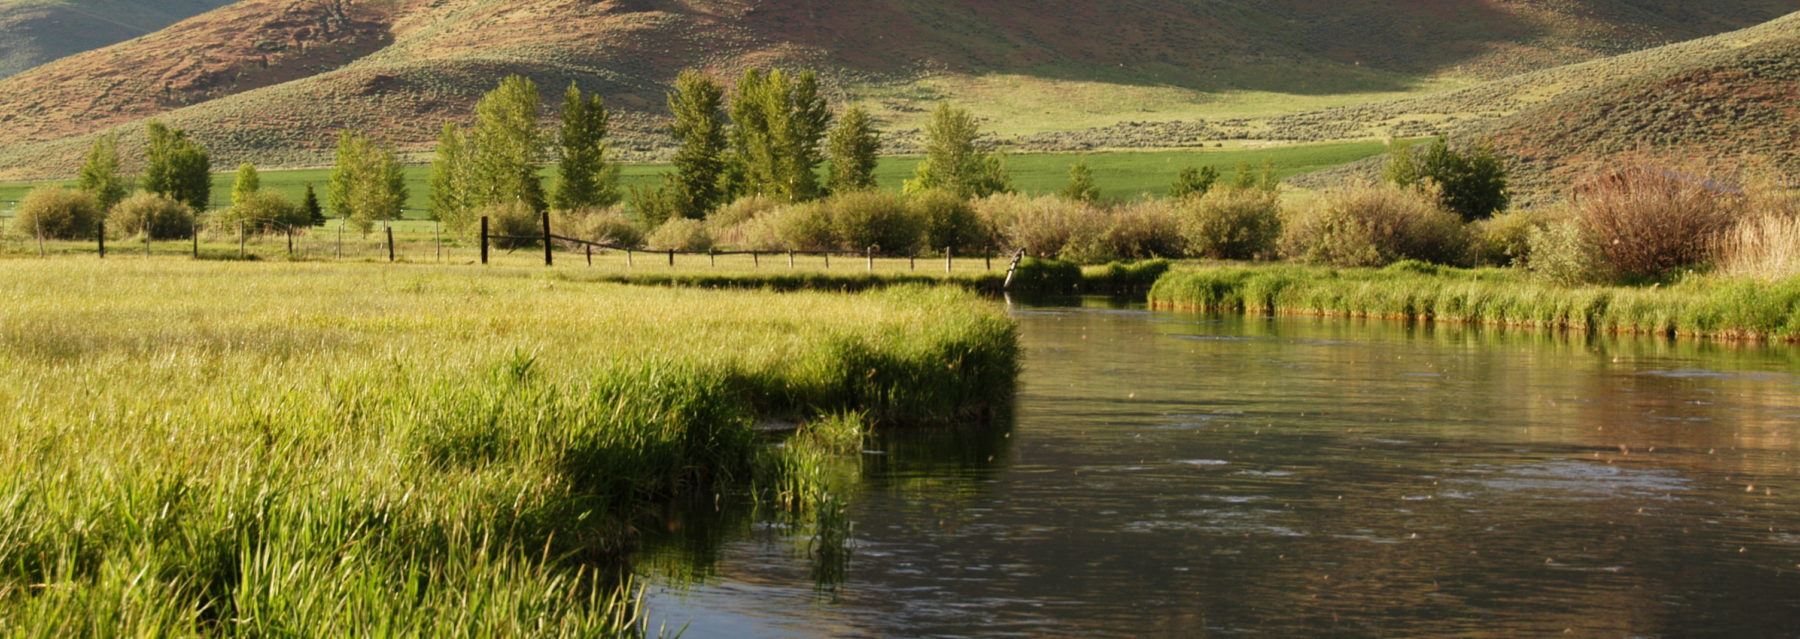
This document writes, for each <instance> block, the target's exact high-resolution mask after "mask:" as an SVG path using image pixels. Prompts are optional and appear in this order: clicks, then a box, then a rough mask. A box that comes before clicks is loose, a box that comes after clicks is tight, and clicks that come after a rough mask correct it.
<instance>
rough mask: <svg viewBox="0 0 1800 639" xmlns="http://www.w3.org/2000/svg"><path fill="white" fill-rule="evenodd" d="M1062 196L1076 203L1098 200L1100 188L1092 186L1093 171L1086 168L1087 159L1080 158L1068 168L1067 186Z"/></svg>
mask: <svg viewBox="0 0 1800 639" xmlns="http://www.w3.org/2000/svg"><path fill="white" fill-rule="evenodd" d="M1062 196H1063V197H1064V198H1066V199H1069V200H1074V201H1076V202H1092V201H1095V200H1098V199H1100V187H1098V186H1094V171H1093V169H1090V168H1088V165H1087V158H1082V159H1080V160H1078V161H1076V162H1075V165H1074V166H1071V167H1069V185H1068V186H1066V187H1063V192H1062Z"/></svg>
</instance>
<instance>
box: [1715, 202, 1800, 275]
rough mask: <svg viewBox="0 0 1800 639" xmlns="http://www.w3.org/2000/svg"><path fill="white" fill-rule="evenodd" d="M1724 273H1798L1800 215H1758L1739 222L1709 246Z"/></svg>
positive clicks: (1799, 267)
mask: <svg viewBox="0 0 1800 639" xmlns="http://www.w3.org/2000/svg"><path fill="white" fill-rule="evenodd" d="M1712 254H1713V259H1714V265H1715V267H1716V268H1717V270H1718V272H1720V273H1723V274H1725V275H1735V276H1745V277H1760V278H1766V279H1779V278H1786V277H1793V276H1797V275H1800V216H1789V215H1779V214H1778V215H1761V216H1758V217H1756V218H1753V219H1749V220H1745V221H1743V222H1740V223H1738V225H1737V227H1736V228H1734V229H1732V230H1731V231H1729V232H1726V233H1724V234H1723V235H1721V236H1720V237H1719V238H1718V240H1717V241H1715V242H1714V244H1713V247H1712Z"/></svg>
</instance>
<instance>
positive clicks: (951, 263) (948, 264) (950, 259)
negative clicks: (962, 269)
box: [944, 246, 956, 275]
mask: <svg viewBox="0 0 1800 639" xmlns="http://www.w3.org/2000/svg"><path fill="white" fill-rule="evenodd" d="M955 266H956V252H955V251H954V250H953V247H949V246H946V247H944V274H945V275H948V274H950V269H951V268H953V267H955Z"/></svg>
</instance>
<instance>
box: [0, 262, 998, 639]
mask: <svg viewBox="0 0 1800 639" xmlns="http://www.w3.org/2000/svg"><path fill="white" fill-rule="evenodd" d="M542 273H543V271H541V270H525V269H511V268H490V269H474V268H457V269H451V268H444V269H439V268H432V267H423V266H399V267H388V266H374V265H340V264H317V263H297V264H289V263H278V264H258V263H224V262H194V261H185V260H160V259H158V260H139V261H135V262H128V261H124V260H109V261H107V262H101V261H100V260H97V259H92V258H57V259H50V260H37V259H14V260H9V261H4V262H0V406H5V407H6V410H4V411H0V634H9V635H10V634H20V633H22V634H26V635H35V634H42V635H45V636H48V635H97V634H98V635H115V634H116V635H143V636H160V635H170V634H173V635H189V634H207V635H227V634H242V633H251V634H278V635H290V636H352V635H366V634H370V633H376V634H391V635H406V636H414V635H431V636H521V635H532V636H589V635H592V634H611V633H617V632H621V631H625V630H627V629H629V628H630V627H631V626H632V625H633V624H634V623H635V619H636V613H637V611H636V608H635V606H634V605H633V604H632V601H631V594H630V589H629V587H628V586H627V585H626V584H624V583H623V582H621V581H620V579H619V575H618V573H617V572H616V570H617V567H618V565H619V564H618V561H617V560H618V558H619V557H620V556H621V553H622V552H624V550H625V549H627V548H629V545H630V543H631V541H632V539H633V538H634V535H633V534H632V530H634V528H635V527H636V526H638V525H640V522H641V519H642V517H643V516H644V515H643V513H642V509H640V508H639V507H640V506H642V505H646V504H653V503H657V502H660V501H662V500H667V499H674V498H679V497H683V496H694V495H708V494H714V493H716V492H720V491H743V490H750V489H751V488H752V487H753V486H759V487H761V488H758V490H770V491H776V492H777V493H781V492H783V491H785V493H787V494H793V495H799V496H800V497H801V498H804V497H805V496H806V495H809V494H813V493H817V492H818V491H817V490H811V492H808V491H809V490H810V489H808V488H807V486H806V485H805V483H804V480H805V477H804V474H805V471H807V467H806V463H803V462H805V460H804V459H799V460H796V459H792V458H791V455H788V456H783V455H786V454H785V453H779V452H774V451H775V449H771V448H770V447H768V446H767V445H766V443H765V442H764V441H763V440H762V438H761V436H759V435H758V434H757V433H756V431H755V429H754V425H755V424H756V423H757V422H758V421H760V420H765V419H781V420H796V421H802V422H805V421H810V420H813V419H814V418H817V417H821V416H824V417H831V419H828V420H826V422H836V421H841V420H842V419H843V418H841V417H833V416H838V415H843V414H846V413H848V412H855V414H858V415H863V416H866V419H867V420H868V421H872V422H875V423H885V422H915V421H929V420H940V419H951V418H956V417H958V416H963V415H969V414H979V413H984V412H987V411H991V410H995V409H996V407H997V406H998V404H999V403H1001V402H1004V401H1005V400H1006V398H1007V397H1009V395H1010V392H1011V385H1012V379H1013V375H1014V367H1015V361H1014V357H1015V354H1014V349H1015V348H1016V347H1015V345H1014V338H1013V328H1012V325H1011V323H1010V322H1009V321H1008V320H1007V319H1005V318H1004V317H1003V316H1002V315H1000V314H999V312H998V311H997V310H996V309H995V308H994V307H993V306H992V305H991V304H989V303H986V302H983V301H981V300H978V299H975V298H973V297H972V296H971V295H970V294H968V293H963V292H959V291H957V290H955V289H948V288H939V289H926V288H916V287H908V288H898V289H890V290H885V291H880V292H874V293H867V294H859V295H834V294H823V293H792V294H777V293H763V292H731V291H705V290H698V289H660V288H643V287H626V286H619V285H610V284H593V283H579V282H571V281H568V280H567V279H563V278H555V277H543V276H542ZM859 421H861V420H859ZM845 428H847V427H846V426H843V425H841V424H839V425H834V426H832V427H831V428H830V429H828V431H829V432H836V433H838V434H837V435H832V436H829V437H826V435H827V434H828V433H827V431H822V432H821V435H820V436H821V437H825V438H824V439H822V440H820V441H823V442H833V441H838V440H841V439H843V437H846V436H849V437H853V436H854V434H851V435H843V434H842V432H843V429H845ZM790 501H792V499H790Z"/></svg>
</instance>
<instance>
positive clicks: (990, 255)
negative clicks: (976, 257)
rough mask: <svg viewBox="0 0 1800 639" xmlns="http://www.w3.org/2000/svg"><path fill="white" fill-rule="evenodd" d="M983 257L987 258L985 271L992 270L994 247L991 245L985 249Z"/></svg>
mask: <svg viewBox="0 0 1800 639" xmlns="http://www.w3.org/2000/svg"><path fill="white" fill-rule="evenodd" d="M983 257H986V258H987V270H990V271H992V270H994V247H993V246H992V245H989V246H988V247H987V255H985V256H983Z"/></svg>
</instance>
